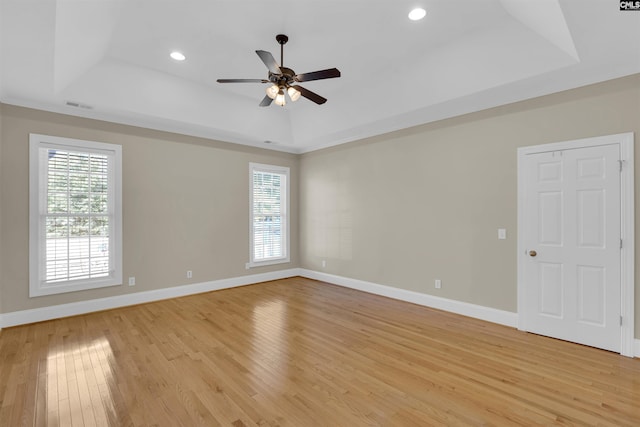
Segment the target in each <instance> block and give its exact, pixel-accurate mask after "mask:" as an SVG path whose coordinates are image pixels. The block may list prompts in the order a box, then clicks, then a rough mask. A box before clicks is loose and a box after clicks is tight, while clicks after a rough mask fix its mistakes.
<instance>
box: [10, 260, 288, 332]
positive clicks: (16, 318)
mask: <svg viewBox="0 0 640 427" xmlns="http://www.w3.org/2000/svg"><path fill="white" fill-rule="evenodd" d="M299 270H300V269H298V268H292V269H289V270H281V271H274V272H271V273H259V274H252V275H248V276H240V277H232V278H229V279H221V280H213V281H211V282H203V283H195V284H192V285H183V286H174V287H171V288H164V289H157V290H153V291H144V292H136V293H132V294H125V295H117V296H113V297H107V298H100V299H93V300H88V301H80V302H73V303H69V304H61V305H54V306H50V307H42V308H34V309H30V310H21V311H14V312H11V313H4V314H0V329H1V328H7V327H10V326H17V325H24V324H27V323H35V322H42V321H44V320H51V319H59V318H61V317H68V316H76V315H79V314H86V313H91V312H94V311H101V310H109V309H112V308H118V307H125V306H128V305H135V304H143V303H147V302H153V301H159V300H163V299H168V298H176V297H183V296H187V295H193V294H199V293H203V292H210V291H217V290H220V289H228V288H235V287H238V286H245V285H251V284H253V283H260V282H267V281H269V280H278V279H285V278H287V277H294V276H299V275H300V271H299Z"/></svg>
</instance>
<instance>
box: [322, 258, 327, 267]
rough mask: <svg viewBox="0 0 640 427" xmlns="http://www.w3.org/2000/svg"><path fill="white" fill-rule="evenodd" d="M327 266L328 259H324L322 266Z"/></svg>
mask: <svg viewBox="0 0 640 427" xmlns="http://www.w3.org/2000/svg"><path fill="white" fill-rule="evenodd" d="M326 266H327V260H326V259H323V260H322V268H325V267H326Z"/></svg>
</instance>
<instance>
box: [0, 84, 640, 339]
mask: <svg viewBox="0 0 640 427" xmlns="http://www.w3.org/2000/svg"><path fill="white" fill-rule="evenodd" d="M630 131H631V132H635V133H636V139H639V138H640V75H636V76H631V77H628V78H624V79H618V80H614V81H610V82H606V83H602V84H598V85H594V86H589V87H585V88H580V89H576V90H572V91H568V92H563V93H559V94H554V95H550V96H547V97H542V98H538V99H535V100H530V101H525V102H521V103H517V104H513V105H509V106H505V107H500V108H495V109H491V110H487V111H483V112H479V113H474V114H470V115H466V116H463V117H458V118H454V119H449V120H444V121H440V122H437V123H433V124H429V125H423V126H418V127H414V128H411V129H406V130H402V131H398V132H394V133H391V134H387V135H382V136H379V137H374V138H369V139H366V140H362V141H358V142H354V143H350V144H345V145H342V146H339V147H335V148H330V149H326V150H321V151H317V152H313V153H308V154H304V155H302V156H295V155H291V154H284V153H278V152H273V151H267V150H260V149H255V148H248V147H244V146H239V145H234V144H227V143H222V142H217V141H211V140H206V139H200V138H192V137H187V136H181V135H175V134H170V133H164V132H156V131H151V130H145V129H140V128H135V127H130V126H122V125H115V124H110V123H106V122H101V121H95V120H87V119H79V118H73V117H69V116H64V115H59V114H53V113H46V112H41V111H36V110H29V109H24V108H19V107H13V106H7V105H0V237H1V239H0V262H2V264H1V265H0V267H1V268H0V313H8V312H12V311H17V310H24V309H30V308H38V307H44V306H51V305H56V304H61V303H66V302H74V301H82V300H89V299H94V298H101V297H106V296H111V295H122V294H127V293H132V292H139V291H148V290H154V289H160V288H166V287H171V286H178V285H184V284H188V283H199V282H205V281H209V280H216V279H223V278H229V277H237V276H242V275H246V274H253V273H260V272H265V271H273V270H279V269H283V268H292V267H298V266H301V267H304V268H309V269H313V270H318V271H324V272H327V273H331V274H337V275H341V276H345V277H351V278H356V279H361V280H367V281H371V282H375V283H380V284H384V285H388V286H394V287H398V288H402V289H409V290H414V291H418V292H424V293H429V294H433V295H437V296H442V297H445V298H451V299H455V300H459V301H465V302H470V303H473V304H479V305H484V306H487V307H493V308H497V309H501V310H507V311H514V312H515V311H516V226H517V224H516V176H517V171H516V150H517V148H518V147H521V146H527V145H535V144H544V143H549V142H557V141H565V140H571V139H577V138H584V137H591V136H597V135H606V134H613V133H620V132H630ZM29 133H42V134H50V135H57V136H65V137H71V138H79V139H89V140H96V141H103V142H110V143H117V144H122V146H123V169H124V170H123V179H124V191H123V193H124V200H123V204H124V277H125V281H126V278H127V277H128V276H136V281H137V285H136V286H135V287H128V286H126V285H124V286H119V287H112V288H104V289H98V290H92V291H84V292H76V293H69V294H63V295H55V296H47V297H38V298H29V297H28V135H29ZM636 156H637V157H638V156H640V150H637V151H636ZM249 162H261V163H271V164H278V165H283V166H289V167H291V172H292V197H291V203H292V211H293V212H292V233H291V237H292V242H291V243H292V262H291V263H290V264H284V265H278V266H272V267H266V268H261V269H254V270H250V271H247V270H245V269H244V264H245V262H247V258H248V163H249ZM636 163H637V165H638V166H637V167H640V161H636ZM636 176H637V178H636V181H638V180H640V178H638V177H640V174H636ZM636 191H638V192H640V182H637V183H636ZM636 197H637V198H638V200H640V197H638V196H636ZM298 218H300V222H299V232H298ZM499 227H504V228H507V230H508V239H507V240H506V241H499V240H497V238H496V235H497V231H496V230H497V228H499ZM637 227H638V225H637ZM638 229H639V230H640V228H638ZM636 240H637V242H640V232H639V233H638V238H637V239H636ZM298 243H299V246H298ZM636 245H637V247H638V248H640V245H638V243H636ZM637 256H638V257H640V250H639V251H638V255H637ZM639 259H640V258H639ZM322 260H326V262H327V265H326V268H322V264H321V262H322ZM636 265H637V266H638V265H640V263H638V261H637V262H636ZM186 270H193V272H194V277H193V279H191V280H187V279H186V278H185V273H186ZM436 278H438V279H441V280H442V284H443V287H442V289H441V290H435V289H434V287H433V281H434V279H436ZM636 288H637V290H636V336H638V337H640V289H638V286H636Z"/></svg>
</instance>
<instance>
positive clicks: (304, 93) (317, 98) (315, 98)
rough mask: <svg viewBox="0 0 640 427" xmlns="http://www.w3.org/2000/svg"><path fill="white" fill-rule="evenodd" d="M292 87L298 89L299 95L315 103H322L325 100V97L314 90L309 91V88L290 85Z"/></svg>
mask: <svg viewBox="0 0 640 427" xmlns="http://www.w3.org/2000/svg"><path fill="white" fill-rule="evenodd" d="M292 87H293V88H294V89H296V90H298V91H300V95H302V96H304V97H305V98H307V99H308V100H310V101H313V102H315V103H316V104H318V105H320V104H324V103H325V102H327V98H323V97H322V96H320V95H318V94H317V93H315V92H311V91H310V90H309V89H305V88H303V87H302V86H292Z"/></svg>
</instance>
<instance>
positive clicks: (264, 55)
mask: <svg viewBox="0 0 640 427" xmlns="http://www.w3.org/2000/svg"><path fill="white" fill-rule="evenodd" d="M256 53H257V54H258V56H259V57H260V59H262V62H264V65H266V66H267V68H268V69H269V71H271V72H272V73H273V74H282V71H281V70H280V66H279V65H278V63H277V62H276V60H275V59H273V55H272V54H271V53H270V52H267V51H266V50H256Z"/></svg>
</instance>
